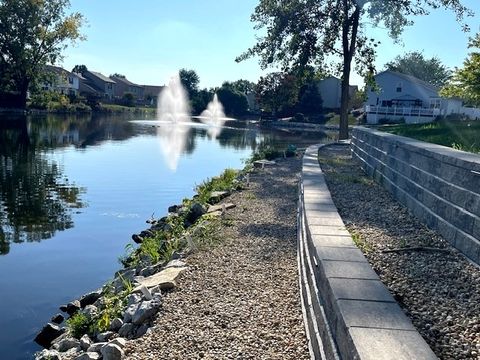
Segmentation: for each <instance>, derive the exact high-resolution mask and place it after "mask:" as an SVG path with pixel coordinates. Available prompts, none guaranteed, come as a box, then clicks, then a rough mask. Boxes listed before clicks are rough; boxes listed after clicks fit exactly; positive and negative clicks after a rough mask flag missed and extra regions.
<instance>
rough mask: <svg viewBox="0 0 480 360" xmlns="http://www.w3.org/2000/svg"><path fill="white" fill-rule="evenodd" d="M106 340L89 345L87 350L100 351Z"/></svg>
mask: <svg viewBox="0 0 480 360" xmlns="http://www.w3.org/2000/svg"><path fill="white" fill-rule="evenodd" d="M107 344H108V343H107V342H98V343H94V344H92V345H90V347H89V348H88V349H87V352H97V353H100V351H101V349H102V347H104V346H105V345H107Z"/></svg>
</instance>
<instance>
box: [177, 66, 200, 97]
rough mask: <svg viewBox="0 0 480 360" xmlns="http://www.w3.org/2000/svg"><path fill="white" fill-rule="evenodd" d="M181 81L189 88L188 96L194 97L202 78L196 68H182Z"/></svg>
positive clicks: (186, 88)
mask: <svg viewBox="0 0 480 360" xmlns="http://www.w3.org/2000/svg"><path fill="white" fill-rule="evenodd" d="M179 75H180V81H181V82H182V85H183V86H184V87H185V90H187V93H188V96H189V97H190V98H192V97H193V95H194V94H196V93H197V91H198V84H199V83H200V78H199V77H198V75H197V73H196V72H195V70H187V69H181V70H180V72H179Z"/></svg>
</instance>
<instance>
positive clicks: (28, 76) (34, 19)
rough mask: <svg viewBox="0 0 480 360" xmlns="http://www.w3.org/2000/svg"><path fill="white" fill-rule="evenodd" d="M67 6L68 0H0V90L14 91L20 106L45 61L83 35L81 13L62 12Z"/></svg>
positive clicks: (23, 102)
mask: <svg viewBox="0 0 480 360" xmlns="http://www.w3.org/2000/svg"><path fill="white" fill-rule="evenodd" d="M69 6H70V2H69V1H68V0H0V73H1V74H2V76H1V77H0V92H7V93H14V94H17V96H18V98H19V99H20V100H19V101H20V103H21V105H22V106H25V104H26V99H27V91H28V88H29V86H30V84H31V83H32V82H35V80H36V79H38V78H39V76H40V75H41V73H42V71H43V69H44V66H45V64H47V63H51V64H53V63H55V62H56V61H57V60H58V59H59V58H61V53H62V51H63V50H64V49H65V48H66V47H67V45H68V44H69V43H71V42H75V41H76V40H81V39H83V37H82V35H81V34H80V27H81V25H82V23H83V21H84V20H83V17H82V15H81V14H79V13H73V14H70V15H66V10H67V8H68V7H69Z"/></svg>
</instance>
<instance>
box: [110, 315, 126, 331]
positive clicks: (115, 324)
mask: <svg viewBox="0 0 480 360" xmlns="http://www.w3.org/2000/svg"><path fill="white" fill-rule="evenodd" d="M122 325H123V320H122V319H120V318H115V319H113V320H112V322H111V323H110V330H111V331H118V330H119V329H120V328H121V327H122Z"/></svg>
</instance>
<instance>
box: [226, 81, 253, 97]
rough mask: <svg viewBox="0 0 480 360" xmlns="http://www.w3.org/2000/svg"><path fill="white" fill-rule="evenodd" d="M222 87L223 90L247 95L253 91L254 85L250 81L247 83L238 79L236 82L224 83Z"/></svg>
mask: <svg viewBox="0 0 480 360" xmlns="http://www.w3.org/2000/svg"><path fill="white" fill-rule="evenodd" d="M222 87H225V88H227V87H228V88H230V89H233V90H236V91H239V92H241V93H243V94H248V93H250V92H252V91H254V90H255V83H253V82H251V81H248V80H243V79H240V80H236V81H234V82H229V81H225V82H224V83H223V84H222Z"/></svg>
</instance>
